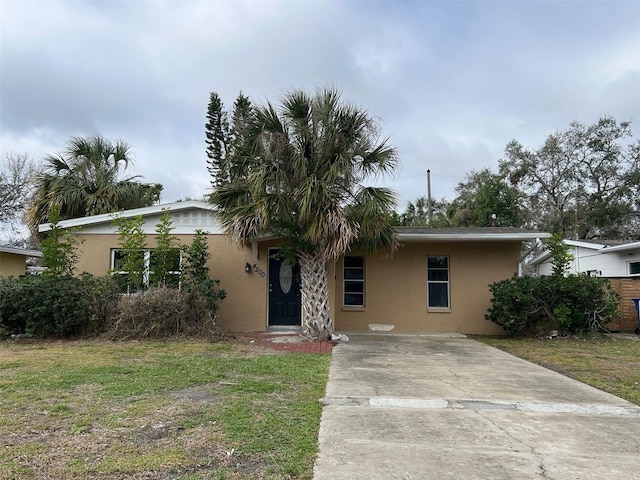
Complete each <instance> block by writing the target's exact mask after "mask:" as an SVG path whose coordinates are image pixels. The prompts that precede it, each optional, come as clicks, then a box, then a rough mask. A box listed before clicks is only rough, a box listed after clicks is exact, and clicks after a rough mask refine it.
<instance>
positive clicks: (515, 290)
mask: <svg viewBox="0 0 640 480" xmlns="http://www.w3.org/2000/svg"><path fill="white" fill-rule="evenodd" d="M489 289H490V290H491V292H492V293H493V298H492V300H491V307H490V308H489V311H488V313H487V314H486V315H485V318H486V319H487V320H491V321H492V322H494V323H497V324H498V325H500V326H502V327H503V328H504V329H505V330H508V331H510V332H512V333H516V332H520V331H523V330H531V329H534V328H539V329H543V330H546V329H548V328H550V327H551V326H553V327H555V328H557V329H558V330H559V331H560V332H562V333H565V334H576V333H581V332H585V331H601V330H606V329H605V325H606V324H607V323H609V322H611V321H612V320H614V319H615V318H617V317H618V315H619V303H618V302H619V297H618V294H617V293H616V292H615V291H613V289H612V288H611V285H610V283H609V281H608V280H607V279H604V278H596V277H588V276H585V275H569V276H567V277H564V276H561V275H554V276H551V277H513V278H510V279H508V280H502V281H500V282H496V283H493V284H491V285H490V286H489Z"/></svg>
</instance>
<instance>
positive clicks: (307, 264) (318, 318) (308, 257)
mask: <svg viewBox="0 0 640 480" xmlns="http://www.w3.org/2000/svg"><path fill="white" fill-rule="evenodd" d="M298 260H299V261H300V276H301V277H302V278H301V290H302V292H301V293H302V296H301V300H302V321H303V323H304V332H305V333H306V334H307V335H309V336H311V337H313V338H315V339H317V340H319V341H327V340H331V334H332V332H333V325H332V321H331V310H330V307H329V287H328V284H327V261H326V259H325V258H324V257H323V255H321V254H319V253H307V252H298Z"/></svg>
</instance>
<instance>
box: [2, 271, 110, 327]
mask: <svg viewBox="0 0 640 480" xmlns="http://www.w3.org/2000/svg"><path fill="white" fill-rule="evenodd" d="M116 291H117V286H116V284H115V282H114V281H113V279H112V278H110V277H93V276H91V275H83V276H82V277H72V276H70V275H58V276H47V275H38V276H24V277H19V278H8V279H3V280H1V281H0V327H1V328H2V329H3V330H4V331H5V332H6V333H9V334H14V333H15V334H24V333H27V334H31V335H34V336H37V337H69V336H74V335H82V334H88V333H97V332H99V331H100V330H102V329H103V328H104V325H105V324H106V318H107V317H108V316H109V311H110V308H111V306H112V304H113V301H114V298H115V295H116Z"/></svg>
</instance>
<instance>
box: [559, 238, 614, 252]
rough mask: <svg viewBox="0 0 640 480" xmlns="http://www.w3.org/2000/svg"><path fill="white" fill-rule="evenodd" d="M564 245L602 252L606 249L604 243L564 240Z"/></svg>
mask: <svg viewBox="0 0 640 480" xmlns="http://www.w3.org/2000/svg"><path fill="white" fill-rule="evenodd" d="M562 243H565V244H567V245H571V246H572V247H582V248H590V249H591V250H601V249H603V248H605V247H606V245H604V244H602V243H591V242H581V241H580V240H570V239H564V240H562Z"/></svg>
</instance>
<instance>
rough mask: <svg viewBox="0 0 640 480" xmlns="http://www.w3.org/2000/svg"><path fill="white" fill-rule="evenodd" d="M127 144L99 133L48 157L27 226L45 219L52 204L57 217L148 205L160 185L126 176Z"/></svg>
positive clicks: (38, 177) (155, 198)
mask: <svg viewBox="0 0 640 480" xmlns="http://www.w3.org/2000/svg"><path fill="white" fill-rule="evenodd" d="M129 149H130V147H129V145H128V144H126V143H125V142H122V141H117V142H116V143H112V142H110V141H109V140H106V139H104V138H102V137H100V136H94V137H90V138H80V137H74V138H72V139H71V140H70V141H69V143H68V144H67V147H66V149H65V151H64V152H63V153H62V154H58V155H48V156H47V157H46V158H45V166H44V168H43V169H42V170H41V171H40V172H39V173H38V174H37V175H36V192H35V195H34V196H33V199H32V201H31V205H30V207H29V210H28V212H27V219H28V223H29V226H30V228H31V229H32V230H33V231H37V226H38V224H41V223H46V222H47V221H49V216H50V213H51V206H52V205H58V207H59V209H60V219H61V220H65V219H69V218H77V217H84V216H90V215H98V214H101V213H110V212H115V211H118V210H123V209H130V208H138V207H146V206H150V205H153V203H154V202H158V201H159V199H160V192H161V191H162V185H160V184H149V183H140V182H139V181H138V179H139V178H140V176H138V175H134V176H128V177H124V176H123V175H124V172H125V171H126V169H127V168H128V167H129V166H130V165H132V163H133V162H132V159H131V156H130V155H129Z"/></svg>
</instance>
